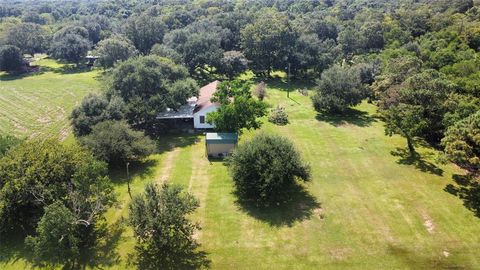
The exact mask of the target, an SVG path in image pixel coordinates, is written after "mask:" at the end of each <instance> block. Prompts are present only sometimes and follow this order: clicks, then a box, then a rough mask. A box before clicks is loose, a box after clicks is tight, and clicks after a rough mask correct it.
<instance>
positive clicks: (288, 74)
mask: <svg viewBox="0 0 480 270" xmlns="http://www.w3.org/2000/svg"><path fill="white" fill-rule="evenodd" d="M287 82H288V86H287V97H288V98H289V97H290V62H288V73H287Z"/></svg>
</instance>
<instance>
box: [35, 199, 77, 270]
mask: <svg viewBox="0 0 480 270" xmlns="http://www.w3.org/2000/svg"><path fill="white" fill-rule="evenodd" d="M77 226H78V225H77V219H76V218H75V215H74V214H73V213H72V212H71V211H70V210H69V209H68V208H67V207H65V206H64V205H63V204H62V203H61V202H55V203H53V204H51V205H49V206H47V207H45V214H44V215H43V217H42V218H41V219H40V221H39V222H38V227H37V228H36V236H29V237H27V239H26V244H27V246H28V247H29V248H31V250H32V251H33V254H34V262H35V264H36V265H39V266H50V267H55V266H57V265H64V266H66V268H72V269H73V268H75V263H76V261H77V260H78V258H79V256H80V250H79V245H80V242H81V238H80V237H79V235H78V233H77Z"/></svg>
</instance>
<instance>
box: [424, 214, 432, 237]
mask: <svg viewBox="0 0 480 270" xmlns="http://www.w3.org/2000/svg"><path fill="white" fill-rule="evenodd" d="M422 217H423V220H424V222H423V226H425V228H426V229H427V231H428V232H429V233H434V231H435V224H434V223H433V220H432V219H431V218H430V216H429V215H428V214H427V213H423V214H422Z"/></svg>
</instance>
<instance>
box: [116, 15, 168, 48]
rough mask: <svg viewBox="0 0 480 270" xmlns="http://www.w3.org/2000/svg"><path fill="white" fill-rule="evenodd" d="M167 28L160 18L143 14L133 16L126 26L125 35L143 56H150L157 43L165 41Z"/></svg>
mask: <svg viewBox="0 0 480 270" xmlns="http://www.w3.org/2000/svg"><path fill="white" fill-rule="evenodd" d="M165 30H166V26H165V24H164V23H163V21H162V20H161V19H160V18H159V17H154V16H150V15H148V14H141V15H139V16H132V17H131V18H130V19H128V21H127V22H126V24H125V29H124V32H125V35H126V36H127V37H128V38H129V39H130V40H131V41H132V42H133V44H134V45H135V47H136V48H137V50H139V51H140V52H141V53H142V54H148V53H149V52H150V49H151V48H152V47H153V45H155V44H156V43H160V42H162V40H163V35H164V34H165Z"/></svg>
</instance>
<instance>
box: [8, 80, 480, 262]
mask: <svg viewBox="0 0 480 270" xmlns="http://www.w3.org/2000/svg"><path fill="white" fill-rule="evenodd" d="M270 86H271V87H270V88H269V89H268V98H267V102H268V103H270V104H271V105H272V106H276V105H281V106H284V107H285V108H286V111H287V112H288V114H289V117H290V124H288V125H286V126H282V127H279V126H274V125H272V124H270V123H268V122H265V124H264V125H263V127H262V129H261V130H259V131H253V132H246V133H245V134H243V135H242V136H241V142H240V143H244V142H245V141H247V140H249V139H250V138H251V137H252V136H253V135H254V134H255V133H257V132H271V133H278V134H282V135H283V136H286V137H289V138H290V139H291V140H292V141H293V142H294V143H295V145H296V146H297V147H298V149H299V151H300V152H301V153H302V156H303V157H304V158H305V160H307V161H308V162H309V163H310V165H311V166H312V180H311V182H310V183H308V184H306V185H305V192H304V193H300V194H298V196H296V198H297V199H296V201H295V202H294V203H293V204H292V205H291V206H290V207H288V208H287V209H282V208H278V209H272V210H271V211H258V210H255V209H245V208H243V207H242V206H240V205H239V204H237V203H236V197H235V195H234V194H233V192H234V186H233V183H232V180H231V178H230V177H229V176H228V172H227V168H226V167H225V166H224V164H223V163H222V162H209V161H208V160H207V159H206V158H205V152H204V151H205V150H204V141H203V137H202V136H201V135H200V136H193V135H190V136H169V137H166V138H162V139H161V141H160V148H161V149H162V152H161V153H160V154H157V155H154V156H152V157H151V158H150V159H149V161H148V162H147V163H146V164H145V165H144V166H141V167H139V168H137V169H132V175H133V176H132V193H133V194H138V193H140V192H142V190H143V186H144V185H145V184H146V183H148V182H151V181H154V182H156V183H159V184H161V183H163V182H164V181H169V182H171V183H175V184H179V185H181V186H183V187H184V188H186V189H187V190H189V191H190V192H192V193H193V194H194V195H195V196H196V197H197V198H198V199H199V200H200V208H199V209H198V210H197V211H196V212H195V213H194V214H193V215H192V219H193V220H195V221H197V222H199V223H200V225H201V226H202V228H203V229H202V230H201V231H200V232H199V233H198V235H197V237H198V239H199V241H200V242H201V243H202V247H201V248H202V250H204V251H206V252H207V253H208V257H209V258H210V259H211V261H212V264H211V267H212V268H213V269H443V268H455V269H478V268H480V257H479V256H478V250H480V244H479V235H480V219H479V218H478V217H475V215H474V214H473V213H472V212H471V211H470V210H468V209H467V208H466V207H465V206H464V205H463V202H462V200H461V199H459V198H458V197H456V196H454V195H452V194H450V193H448V192H447V191H445V187H446V186H447V185H448V184H452V183H454V182H453V180H452V177H453V176H454V175H456V174H461V173H462V172H461V171H460V170H458V169H457V168H455V167H454V166H453V165H440V164H437V163H436V162H435V157H436V155H437V154H438V153H437V152H435V151H434V150H432V149H429V148H425V147H420V146H419V149H418V150H419V155H420V157H419V158H417V159H409V158H408V156H407V155H406V154H405V152H404V151H405V147H406V143H405V140H404V139H403V138H401V137H398V136H394V137H388V136H385V135H384V131H383V123H382V122H381V121H380V120H379V119H378V118H377V117H376V107H375V106H374V105H372V104H368V103H363V104H361V105H360V106H358V107H357V108H355V109H356V110H354V111H352V113H351V114H350V115H349V116H346V117H327V116H317V114H316V112H315V111H314V110H313V108H312V106H311V102H310V99H309V97H305V96H302V95H300V94H299V93H298V92H295V91H293V92H291V93H290V98H287V97H286V92H285V91H284V90H285V89H286V85H284V84H282V83H281V81H276V82H275V83H271V84H270ZM301 87H303V86H301ZM294 88H295V87H291V90H294ZM112 179H114V181H115V186H116V189H115V190H116V192H117V194H118V195H119V197H118V204H117V205H116V207H114V208H112V209H111V210H110V211H108V212H107V214H106V218H107V220H108V222H109V224H110V225H111V226H112V228H116V227H118V225H122V224H124V219H125V218H126V217H127V214H128V208H127V205H128V202H129V200H130V199H129V196H128V193H127V183H126V179H125V174H124V171H123V169H119V170H118V171H116V172H115V173H113V174H112ZM134 243H135V242H134V239H133V237H132V231H131V230H130V229H129V228H128V227H126V226H125V229H123V231H121V233H120V235H119V237H118V242H117V243H114V244H113V245H112V251H114V253H116V256H118V260H116V261H114V263H113V264H111V265H106V266H105V268H106V269H129V268H132V267H131V266H128V265H127V264H126V258H127V255H128V254H129V253H130V252H131V251H132V249H133V246H134ZM114 257H115V256H114ZM0 268H2V269H23V268H25V261H24V259H22V258H20V259H19V260H18V261H13V260H12V261H10V262H8V263H3V265H2V264H0Z"/></svg>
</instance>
